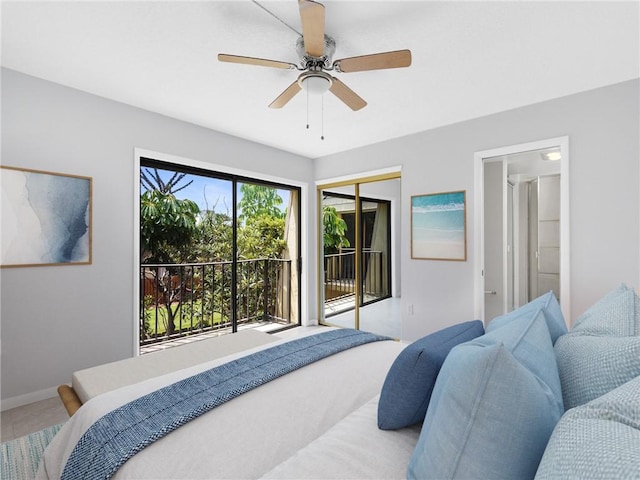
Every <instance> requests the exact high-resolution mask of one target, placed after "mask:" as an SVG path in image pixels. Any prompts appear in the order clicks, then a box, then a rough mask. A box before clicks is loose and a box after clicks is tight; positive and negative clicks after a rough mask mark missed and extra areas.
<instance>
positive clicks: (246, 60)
mask: <svg viewBox="0 0 640 480" xmlns="http://www.w3.org/2000/svg"><path fill="white" fill-rule="evenodd" d="M218 60H219V61H221V62H229V63H242V64H246V65H259V66H261V67H273V68H284V69H287V70H296V69H297V68H298V67H297V66H296V65H295V64H294V63H289V62H279V61H278V60H267V59H265V58H254V57H241V56H240V55H227V54H226V53H219V54H218Z"/></svg>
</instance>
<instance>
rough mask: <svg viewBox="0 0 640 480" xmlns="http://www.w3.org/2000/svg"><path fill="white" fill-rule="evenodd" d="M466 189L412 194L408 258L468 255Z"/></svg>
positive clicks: (447, 258) (460, 256)
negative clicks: (409, 253)
mask: <svg viewBox="0 0 640 480" xmlns="http://www.w3.org/2000/svg"><path fill="white" fill-rule="evenodd" d="M465 193H466V192H465V191H459V192H445V193H435V194H429V195H415V196H413V197H411V258H417V259H427V260H460V261H464V260H466V259H467V236H466V228H465V226H466V199H465Z"/></svg>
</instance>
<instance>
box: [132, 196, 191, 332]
mask: <svg viewBox="0 0 640 480" xmlns="http://www.w3.org/2000/svg"><path fill="white" fill-rule="evenodd" d="M199 211H200V209H199V208H198V205H197V204H196V203H195V202H193V201H191V200H186V199H185V200H178V199H177V198H176V197H175V196H174V195H173V194H171V193H163V192H161V191H159V190H147V191H146V192H144V193H143V194H142V195H141V197H140V249H141V255H140V256H141V259H142V261H143V262H144V263H169V264H170V263H179V262H180V261H183V259H184V258H186V257H187V256H188V255H189V247H190V246H191V244H192V242H193V240H194V238H195V235H196V232H197V222H196V220H197V216H198V213H199ZM144 275H145V276H146V275H151V276H152V278H153V280H154V284H155V285H156V286H157V287H156V289H157V292H156V294H157V295H158V296H159V297H161V298H159V300H161V303H162V304H163V305H164V308H165V310H166V312H167V335H172V334H173V333H175V331H176V325H175V319H176V317H177V316H178V313H179V312H180V309H181V306H182V301H183V292H184V291H185V290H186V288H187V285H188V283H189V281H190V275H179V274H178V271H177V270H176V267H171V266H167V267H155V268H148V269H145V273H144ZM174 303H175V304H176V305H174ZM140 321H141V330H142V332H141V333H143V332H144V318H141V319H140Z"/></svg>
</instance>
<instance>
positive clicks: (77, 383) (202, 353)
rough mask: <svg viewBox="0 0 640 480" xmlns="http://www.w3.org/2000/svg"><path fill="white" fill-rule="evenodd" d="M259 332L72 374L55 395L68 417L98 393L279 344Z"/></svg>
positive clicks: (212, 339)
mask: <svg viewBox="0 0 640 480" xmlns="http://www.w3.org/2000/svg"><path fill="white" fill-rule="evenodd" d="M279 339H280V338H279V337H277V336H273V335H271V334H268V333H265V332H261V331H259V330H252V329H248V330H242V331H240V332H238V333H235V334H232V335H221V336H219V337H213V338H208V339H206V340H199V341H196V342H191V343H188V344H184V345H179V346H176V347H172V348H168V349H166V350H159V351H156V352H151V353H147V354H145V355H141V356H138V357H132V358H127V359H124V360H119V361H116V362H111V363H107V364H104V365H98V366H96V367H92V368H86V369H84V370H79V371H77V372H74V373H73V375H72V377H71V386H69V385H60V387H58V394H59V395H60V398H61V400H62V402H63V403H64V405H65V408H66V409H67V412H68V413H69V415H70V416H71V415H73V413H75V411H76V410H77V409H78V408H80V406H81V405H82V404H83V403H86V402H87V401H88V400H90V399H91V398H93V397H95V396H96V395H100V394H101V393H104V392H108V391H111V390H115V389H116V388H120V387H124V386H126V385H132V384H134V383H137V382H140V381H142V380H145V379H147V378H152V377H156V376H159V375H163V374H165V373H170V372H175V371H177V370H181V369H183V368H187V367H190V366H192V365H198V364H200V363H203V362H206V361H209V360H213V359H216V358H221V357H224V356H226V355H230V354H232V353H236V352H240V351H243V350H247V349H249V348H254V347H258V346H260V345H265V344H267V343H270V342H274V341H276V340H279Z"/></svg>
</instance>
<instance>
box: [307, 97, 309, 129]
mask: <svg viewBox="0 0 640 480" xmlns="http://www.w3.org/2000/svg"><path fill="white" fill-rule="evenodd" d="M307 130H309V90H307Z"/></svg>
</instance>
